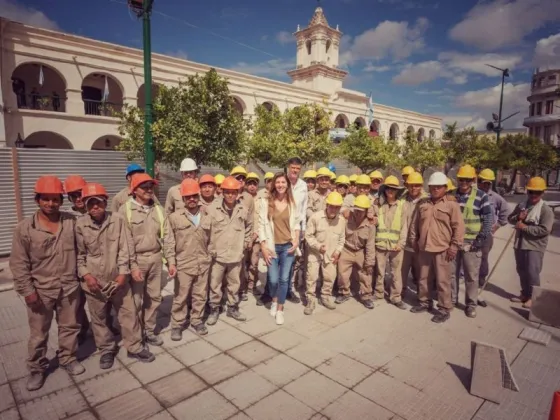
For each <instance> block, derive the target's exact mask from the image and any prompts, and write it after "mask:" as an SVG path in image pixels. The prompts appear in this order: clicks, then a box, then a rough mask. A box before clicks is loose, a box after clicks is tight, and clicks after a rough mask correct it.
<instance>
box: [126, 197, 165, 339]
mask: <svg viewBox="0 0 560 420" xmlns="http://www.w3.org/2000/svg"><path fill="white" fill-rule="evenodd" d="M156 205H157V204H152V205H150V206H141V205H140V204H138V203H137V202H136V201H135V200H134V199H132V198H131V199H130V210H131V215H130V221H129V220H128V218H127V216H126V206H122V207H121V209H120V210H119V213H120V215H121V216H122V217H123V218H124V219H125V221H126V226H127V228H128V229H129V231H130V234H131V236H129V237H130V238H131V240H130V245H129V246H130V247H131V248H133V249H134V251H135V253H136V259H135V260H134V259H133V258H131V260H130V268H131V270H135V269H139V270H140V271H141V272H142V276H143V278H144V281H143V282H137V281H134V282H132V292H133V294H134V301H135V303H136V307H137V308H138V310H139V311H140V314H139V316H140V321H141V323H142V324H143V327H144V329H145V330H146V333H148V334H153V333H154V329H155V328H156V320H157V309H158V307H159V305H160V304H161V300H162V298H161V271H162V269H163V262H162V245H161V240H160V237H161V223H160V219H159V217H158V213H157V211H156V207H155V206H156ZM162 213H163V211H162ZM132 255H133V253H132V252H131V257H132Z"/></svg>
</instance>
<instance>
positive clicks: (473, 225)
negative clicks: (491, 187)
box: [463, 188, 482, 240]
mask: <svg viewBox="0 0 560 420" xmlns="http://www.w3.org/2000/svg"><path fill="white" fill-rule="evenodd" d="M476 192H477V189H476V188H473V189H472V190H471V193H470V195H469V199H468V200H467V202H466V203H465V207H463V221H464V222H465V239H468V240H475V239H476V237H477V236H478V234H479V233H480V229H481V228H482V222H481V221H480V216H477V215H476V214H474V201H475V200H476Z"/></svg>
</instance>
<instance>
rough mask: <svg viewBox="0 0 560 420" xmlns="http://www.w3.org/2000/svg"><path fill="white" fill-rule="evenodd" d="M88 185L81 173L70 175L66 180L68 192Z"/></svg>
mask: <svg viewBox="0 0 560 420" xmlns="http://www.w3.org/2000/svg"><path fill="white" fill-rule="evenodd" d="M84 185H86V180H85V179H84V178H82V177H81V176H80V175H68V176H67V177H66V179H65V180H64V191H66V194H68V193H71V192H76V191H80V190H81V189H82V188H84Z"/></svg>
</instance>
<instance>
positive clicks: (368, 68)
mask: <svg viewBox="0 0 560 420" xmlns="http://www.w3.org/2000/svg"><path fill="white" fill-rule="evenodd" d="M389 70H391V66H376V65H374V64H371V63H369V64H368V65H367V66H365V67H364V69H363V71H366V72H374V73H382V72H384V71H389Z"/></svg>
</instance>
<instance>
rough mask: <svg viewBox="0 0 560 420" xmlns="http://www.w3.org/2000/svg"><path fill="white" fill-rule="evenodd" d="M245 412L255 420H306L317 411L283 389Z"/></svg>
mask: <svg viewBox="0 0 560 420" xmlns="http://www.w3.org/2000/svg"><path fill="white" fill-rule="evenodd" d="M245 412H246V413H247V415H248V416H249V417H250V418H252V419H253V420H304V419H308V418H310V417H311V416H312V415H313V414H314V413H315V411H314V410H313V409H311V408H310V407H308V406H307V405H305V404H304V403H302V402H301V401H298V400H297V399H295V398H294V397H292V396H291V395H290V394H288V393H287V392H285V391H282V390H278V391H276V392H275V393H274V394H272V395H269V396H268V397H266V398H264V399H262V400H260V401H259V402H258V403H256V404H255V405H253V406H251V407H249V408H248V409H246V410H245Z"/></svg>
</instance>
